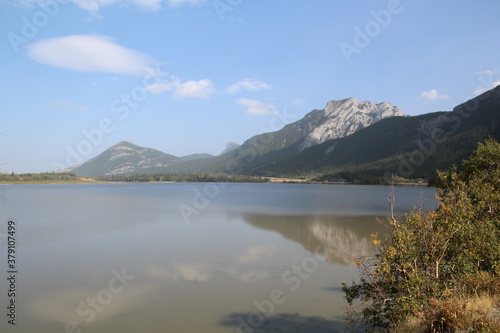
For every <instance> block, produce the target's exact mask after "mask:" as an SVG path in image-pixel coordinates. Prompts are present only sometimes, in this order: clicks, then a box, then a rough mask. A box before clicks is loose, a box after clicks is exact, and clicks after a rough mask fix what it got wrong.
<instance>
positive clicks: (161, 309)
mask: <svg viewBox="0 0 500 333" xmlns="http://www.w3.org/2000/svg"><path fill="white" fill-rule="evenodd" d="M1 191H2V194H3V195H2V196H1V197H0V205H1V213H2V216H1V224H0V228H1V229H0V240H1V241H2V243H0V248H1V249H2V250H1V253H5V250H6V243H5V239H4V236H5V233H6V232H7V229H6V222H7V221H9V220H14V221H15V222H16V224H17V227H18V230H17V239H18V241H17V249H18V253H17V265H18V271H19V273H18V298H17V303H18V308H17V325H16V329H17V330H18V331H22V332H58V333H59V332H73V331H74V332H96V333H101V332H102V333H104V332H106V333H109V332H122V333H128V332H130V333H132V332H134V333H135V332H160V331H161V332H207V333H223V332H259V333H261V332H262V333H263V332H275V331H276V329H277V328H279V329H280V332H295V331H297V330H299V331H300V332H315V333H318V332H335V331H339V332H341V331H343V329H344V327H343V322H342V307H344V306H345V301H344V300H343V298H342V296H343V294H342V293H341V290H340V288H341V283H342V282H350V281H352V280H353V279H355V278H356V277H357V276H358V273H357V271H356V269H355V267H354V262H355V260H357V259H359V258H363V257H366V256H370V255H373V251H374V249H373V246H371V245H370V234H371V233H374V232H379V233H383V232H384V230H385V229H384V227H383V226H382V225H381V224H379V223H377V219H379V220H382V221H383V220H385V216H387V215H388V214H389V205H388V202H387V196H388V194H389V191H390V188H388V187H384V186H343V185H304V184H175V183H168V184H88V185H72V184H71V185H69V184H68V185H15V186H2V189H1ZM395 191H396V193H395V195H396V213H398V214H402V213H404V212H405V211H407V210H408V209H410V208H412V207H418V206H420V205H421V204H423V205H424V206H425V207H427V208H432V207H433V206H434V205H435V200H434V194H435V190H434V189H429V188H410V187H398V188H396V189H395ZM0 269H1V270H2V272H5V274H6V271H7V269H6V256H5V255H2V256H1V258H0ZM117 277H120V278H117ZM0 286H1V290H2V294H1V295H0V300H1V302H2V304H3V305H2V308H4V309H5V306H6V302H7V295H6V293H5V292H4V290H6V288H7V282H6V279H2V281H1V282H0ZM4 305H5V306H4ZM2 317H3V318H5V317H4V315H2ZM11 328H12V327H10V325H7V321H6V320H5V319H4V320H2V322H0V329H1V331H2V332H3V331H4V330H5V329H11ZM79 330H80V331H79Z"/></svg>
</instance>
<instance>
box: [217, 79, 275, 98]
mask: <svg viewBox="0 0 500 333" xmlns="http://www.w3.org/2000/svg"><path fill="white" fill-rule="evenodd" d="M271 88H272V87H271V86H270V85H269V84H267V83H266V82H264V81H259V80H256V79H252V78H248V79H243V80H241V81H239V82H236V83H235V84H233V85H231V86H229V87H228V88H227V89H226V92H227V93H228V94H236V93H238V92H240V91H241V90H247V91H258V90H264V89H271Z"/></svg>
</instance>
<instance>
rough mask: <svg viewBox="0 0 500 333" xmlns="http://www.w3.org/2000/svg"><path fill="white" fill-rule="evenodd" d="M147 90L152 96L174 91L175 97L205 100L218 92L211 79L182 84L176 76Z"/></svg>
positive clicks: (152, 85)
mask: <svg viewBox="0 0 500 333" xmlns="http://www.w3.org/2000/svg"><path fill="white" fill-rule="evenodd" d="M146 90H147V91H148V92H150V93H152V94H161V93H164V92H167V91H170V90H174V96H175V97H179V98H203V99H208V98H210V97H211V96H212V95H213V94H215V93H216V92H217V90H216V89H215V85H214V83H213V82H212V80H210V79H203V80H198V81H193V80H189V81H186V82H182V81H181V80H180V79H179V78H177V77H175V76H172V77H171V78H170V81H169V80H164V81H161V82H156V83H153V84H150V85H148V86H146Z"/></svg>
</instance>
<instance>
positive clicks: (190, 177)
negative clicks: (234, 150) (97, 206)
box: [95, 173, 269, 183]
mask: <svg viewBox="0 0 500 333" xmlns="http://www.w3.org/2000/svg"><path fill="white" fill-rule="evenodd" d="M95 179H96V180H98V181H103V182H176V183H180V182H191V183H265V182H268V181H269V180H268V178H265V177H254V176H244V175H227V174H210V173H157V174H130V175H110V176H99V177H95Z"/></svg>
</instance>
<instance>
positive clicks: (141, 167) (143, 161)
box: [71, 141, 184, 177]
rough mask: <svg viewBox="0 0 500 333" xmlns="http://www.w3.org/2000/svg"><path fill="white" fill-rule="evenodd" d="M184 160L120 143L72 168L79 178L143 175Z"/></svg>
mask: <svg viewBox="0 0 500 333" xmlns="http://www.w3.org/2000/svg"><path fill="white" fill-rule="evenodd" d="M183 161H184V160H183V159H181V158H179V157H176V156H173V155H169V154H165V153H163V152H161V151H159V150H156V149H151V148H144V147H139V146H137V145H134V144H132V143H130V142H127V141H121V142H118V143H117V144H115V145H114V146H112V147H110V148H108V149H106V150H105V151H104V152H102V153H101V154H99V155H98V156H96V157H94V158H93V159H91V160H89V161H87V162H85V163H83V164H82V165H80V166H78V167H75V168H73V169H72V170H71V171H72V172H73V173H75V174H77V175H79V176H90V177H92V176H101V175H116V174H126V173H143V172H145V171H146V170H148V169H150V168H164V167H167V166H169V165H172V164H175V163H180V162H183Z"/></svg>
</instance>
